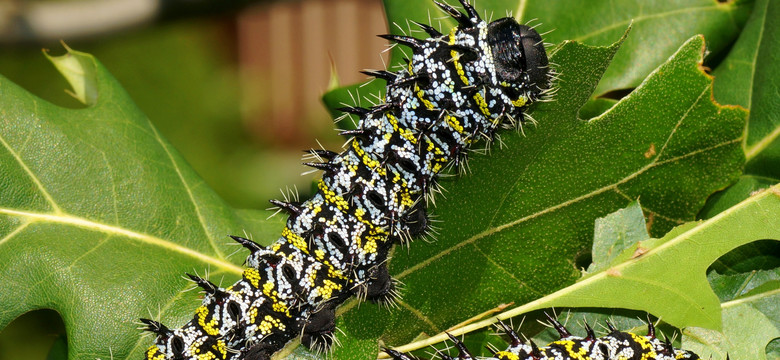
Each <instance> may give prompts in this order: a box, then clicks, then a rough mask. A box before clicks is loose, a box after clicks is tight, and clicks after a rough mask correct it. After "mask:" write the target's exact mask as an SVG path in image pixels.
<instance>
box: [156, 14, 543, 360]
mask: <svg viewBox="0 0 780 360" xmlns="http://www.w3.org/2000/svg"><path fill="white" fill-rule="evenodd" d="M437 4H438V5H439V7H441V8H442V9H443V10H444V11H445V12H447V13H448V14H450V15H451V16H453V17H454V18H455V19H456V20H457V22H458V26H457V27H456V28H454V29H453V30H452V31H451V32H450V33H449V34H448V35H442V34H440V33H439V32H438V31H436V30H434V29H433V28H431V27H430V26H426V25H423V26H422V29H423V30H424V31H426V32H427V33H428V34H430V35H431V36H432V37H431V38H428V39H416V38H411V37H404V36H395V35H386V36H383V37H384V38H386V39H389V40H391V41H395V42H397V43H399V44H402V45H405V46H409V47H410V48H411V49H412V51H413V56H412V59H411V61H410V62H409V64H408V67H407V68H406V69H404V70H401V71H398V72H393V73H391V72H387V71H376V72H369V74H371V75H374V76H376V77H378V78H381V79H384V80H385V81H387V95H386V97H385V102H384V103H383V104H380V105H377V106H375V107H372V108H370V109H362V108H356V107H353V108H347V109H344V110H345V111H346V112H349V113H353V114H357V115H359V116H360V118H361V120H360V125H359V127H358V129H357V130H352V131H349V132H348V133H347V135H352V136H353V138H352V139H351V140H350V142H348V145H347V148H346V150H345V151H343V152H342V153H341V154H336V153H334V152H329V151H319V150H318V151H313V152H312V155H313V156H314V157H315V158H317V159H320V160H321V162H320V163H311V164H310V165H311V166H313V167H314V168H317V169H321V170H323V176H322V179H321V180H320V181H319V183H318V188H319V190H318V192H317V193H316V194H315V195H314V196H313V197H312V198H311V199H309V200H307V201H305V202H303V203H288V202H280V201H274V202H273V203H274V204H275V205H277V206H278V207H280V208H281V209H284V210H286V211H287V212H288V213H289V214H290V217H289V218H288V220H287V224H286V227H285V228H284V230H283V231H282V235H281V237H280V238H279V239H278V240H277V241H276V242H275V243H273V244H272V245H270V246H268V247H261V246H259V245H258V244H256V243H254V242H252V241H251V240H248V239H244V238H240V237H233V239H234V240H236V241H238V242H239V243H240V244H242V245H243V246H244V247H246V248H247V249H249V251H250V252H251V255H249V257H248V258H247V260H246V264H247V266H248V268H247V269H246V270H245V271H244V273H243V275H242V279H241V280H239V281H238V282H236V283H235V284H233V285H232V286H230V287H228V288H224V289H223V288H219V287H217V286H216V285H214V284H212V283H210V282H208V281H207V280H205V279H201V278H198V277H195V276H191V278H192V279H193V281H195V282H196V283H197V284H198V285H199V286H201V287H202V288H203V289H204V290H205V296H204V299H203V303H202V305H201V306H200V307H199V308H198V309H197V310H196V312H195V316H194V318H193V319H192V320H191V321H189V322H188V323H187V324H185V325H184V326H183V327H181V328H178V329H170V328H168V327H166V326H164V325H162V324H160V323H158V322H155V321H151V320H142V321H143V322H144V323H145V324H146V325H147V326H146V330H148V331H151V332H153V333H155V334H156V335H157V339H156V342H155V344H154V345H152V346H151V347H150V348H149V349H148V350H147V351H146V354H145V357H146V359H147V360H173V359H183V360H190V359H199V360H201V359H252V360H264V359H269V358H270V356H271V355H272V354H273V353H274V352H276V351H278V350H279V349H281V348H282V347H283V346H284V344H285V343H287V342H288V341H289V340H291V339H293V338H296V337H299V336H300V337H301V340H302V343H303V344H304V345H307V346H309V347H313V348H320V349H322V348H326V347H327V346H329V345H330V343H331V341H332V339H333V338H332V336H333V331H334V330H335V311H334V310H335V307H336V306H337V305H339V304H341V303H342V302H344V301H345V300H346V299H347V298H349V297H350V296H353V295H357V296H359V297H362V298H368V299H370V300H374V301H388V300H391V299H392V297H393V296H395V293H396V292H395V290H394V283H393V281H392V279H391V278H390V276H389V273H388V270H387V265H386V262H387V256H388V251H389V250H390V248H391V247H392V245H393V244H395V243H398V242H400V241H401V240H402V239H405V238H407V237H409V236H414V235H417V234H420V233H422V232H424V231H425V229H426V227H427V224H428V220H427V217H426V209H425V201H424V199H423V198H424V196H425V195H426V194H427V193H428V192H429V191H430V189H429V188H430V186H431V184H433V182H434V180H435V177H436V175H437V174H438V173H439V172H440V171H441V170H442V169H444V168H445V167H447V166H448V164H450V163H452V162H453V160H456V159H458V158H459V157H460V156H461V155H462V154H463V152H465V151H466V150H467V149H468V147H469V146H470V145H471V144H472V143H473V142H475V141H477V140H478V139H479V138H481V137H485V138H488V139H489V138H491V137H492V136H493V134H494V132H495V130H496V129H497V128H498V126H500V125H501V124H502V123H503V122H505V121H507V119H509V120H508V121H510V122H512V123H515V121H514V119H519V120H522V115H523V110H524V108H525V107H526V105H527V104H530V103H532V102H533V101H535V100H537V99H539V98H540V97H542V96H543V95H544V93H545V90H547V89H548V87H549V81H550V80H549V79H550V72H549V69H548V62H547V55H546V52H545V48H544V45H543V44H542V39H541V36H540V35H539V34H538V33H537V32H536V31H534V30H533V29H532V28H530V27H528V26H525V25H520V24H518V23H517V22H516V21H515V20H514V19H512V18H504V19H499V20H496V21H493V22H491V23H489V24H488V23H486V22H484V21H482V20H481V19H480V18H479V16H478V14H477V12H476V10H475V9H474V8H473V7H472V6H471V5H469V4H468V3H467V2H466V0H461V4H462V5H463V8H464V9H465V11H466V12H465V14H464V13H461V12H459V11H457V10H456V9H454V8H452V7H451V6H449V5H446V4H440V3H438V2H437Z"/></svg>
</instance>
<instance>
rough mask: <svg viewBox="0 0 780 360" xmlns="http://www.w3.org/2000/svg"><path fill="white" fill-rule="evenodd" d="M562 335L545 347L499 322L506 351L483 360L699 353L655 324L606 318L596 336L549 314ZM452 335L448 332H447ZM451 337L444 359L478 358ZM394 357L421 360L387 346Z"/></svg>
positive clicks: (632, 359) (648, 359) (671, 358)
mask: <svg viewBox="0 0 780 360" xmlns="http://www.w3.org/2000/svg"><path fill="white" fill-rule="evenodd" d="M545 315H546V316H547V319H548V320H549V321H550V323H551V324H552V325H553V327H554V328H555V330H556V331H558V335H559V336H560V339H559V340H557V341H554V342H552V343H550V344H548V345H547V346H545V347H542V348H540V347H538V346H537V345H536V344H535V343H534V342H533V341H531V340H528V341H523V339H522V338H521V337H520V336H519V335H518V334H517V333H516V332H515V331H514V330H513V329H512V328H511V327H510V326H508V325H506V324H504V323H503V322H499V327H500V329H501V330H502V331H503V332H504V333H505V334H506V335H507V336H508V337H509V339H510V345H509V347H508V348H507V349H506V350H504V351H495V352H493V355H492V356H491V357H487V358H480V359H483V360H683V359H686V360H697V359H699V356H698V355H696V354H694V353H692V352H690V351H685V350H679V349H675V348H674V346H672V343H671V342H669V339H668V338H667V339H666V340H665V341H661V340H659V339H658V338H656V337H655V327H654V326H653V323H652V322H648V323H647V328H648V331H647V335H646V336H641V335H636V334H633V333H630V332H623V331H619V330H617V329H616V328H615V326H614V325H612V323H610V322H608V321H607V327H608V328H609V331H610V332H609V334H607V335H604V336H602V337H600V338H597V337H596V334H595V333H594V331H593V329H592V328H591V327H590V326H588V324H587V323H586V324H585V330H586V332H587V335H586V336H585V337H579V336H574V335H572V334H571V333H570V332H569V330H567V329H566V327H564V326H563V324H561V323H560V322H558V320H556V319H555V318H553V317H551V316H550V315H549V314H546V313H545ZM448 335H449V334H448ZM450 340H452V342H453V343H454V344H455V348H456V349H457V350H458V356H457V357H450V356H448V355H445V354H441V353H439V354H438V355H439V357H440V358H441V359H442V360H468V359H475V357H474V356H473V355H471V353H469V350H468V349H467V348H466V346H465V345H464V344H463V342H461V341H460V340H458V339H457V338H456V337H454V336H452V335H450ZM385 352H386V353H388V354H389V355H390V356H391V357H392V358H393V359H395V360H419V359H418V358H417V357H414V356H411V355H409V354H405V353H400V352H398V351H395V350H391V349H385Z"/></svg>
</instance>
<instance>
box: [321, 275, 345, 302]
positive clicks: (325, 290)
mask: <svg viewBox="0 0 780 360" xmlns="http://www.w3.org/2000/svg"><path fill="white" fill-rule="evenodd" d="M318 290H319V292H320V295H321V296H322V298H323V299H330V297H331V296H333V291H334V290H341V285H339V284H336V283H335V282H333V281H330V280H325V281H323V283H322V287H320V288H318Z"/></svg>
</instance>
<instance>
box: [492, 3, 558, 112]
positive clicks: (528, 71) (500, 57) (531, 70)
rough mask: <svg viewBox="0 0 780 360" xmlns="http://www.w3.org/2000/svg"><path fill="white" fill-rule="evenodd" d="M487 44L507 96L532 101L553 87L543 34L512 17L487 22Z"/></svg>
mask: <svg viewBox="0 0 780 360" xmlns="http://www.w3.org/2000/svg"><path fill="white" fill-rule="evenodd" d="M487 40H488V44H489V45H490V50H491V51H492V53H493V61H494V63H495V67H496V75H497V76H498V81H499V83H500V84H501V86H503V87H504V89H505V90H506V91H507V95H508V96H509V97H510V98H511V99H513V100H515V99H518V98H520V97H521V96H525V97H526V101H528V102H531V101H533V100H536V99H538V98H539V97H540V95H541V94H542V92H543V91H544V90H546V89H548V88H549V87H550V71H549V62H548V60H547V52H546V51H545V49H544V43H543V41H542V36H541V35H539V33H538V32H536V30H534V29H533V28H531V27H529V26H526V25H521V24H519V23H517V21H516V20H515V19H513V18H503V19H498V20H496V21H493V22H491V23H490V24H488V36H487Z"/></svg>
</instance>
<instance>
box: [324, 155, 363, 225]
mask: <svg viewBox="0 0 780 360" xmlns="http://www.w3.org/2000/svg"><path fill="white" fill-rule="evenodd" d="M355 143H357V142H355ZM361 150H362V149H361ZM317 188H319V189H320V192H322V195H323V197H325V201H326V202H328V203H329V204H333V205H335V206H336V208H338V209H339V210H341V211H343V212H346V211H347V210H348V209H349V203H348V202H347V201H346V200H344V198H343V197H341V196H338V195H336V193H335V192H333V191H331V190H330V189H329V188H328V185H326V184H325V181H323V180H322V179H320V181H319V182H318V183H317ZM317 212H318V213H319V211H317Z"/></svg>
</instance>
